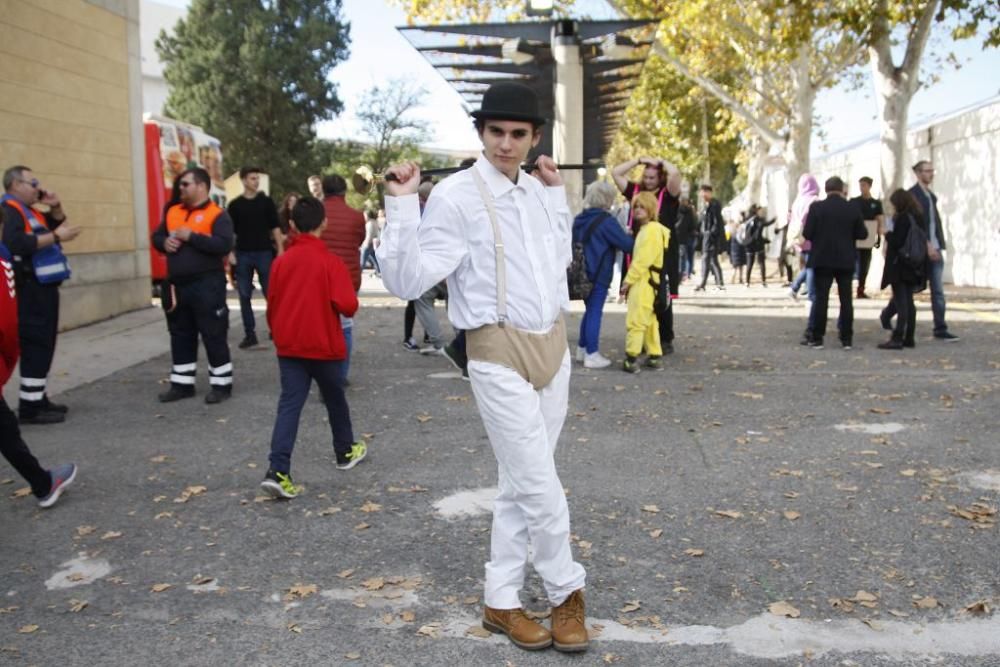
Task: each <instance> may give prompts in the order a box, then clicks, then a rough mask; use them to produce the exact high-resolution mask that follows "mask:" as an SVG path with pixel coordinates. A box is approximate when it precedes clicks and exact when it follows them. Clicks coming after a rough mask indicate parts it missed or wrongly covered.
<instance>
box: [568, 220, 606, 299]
mask: <svg viewBox="0 0 1000 667" xmlns="http://www.w3.org/2000/svg"><path fill="white" fill-rule="evenodd" d="M602 222H604V217H603V216H598V218H597V220H594V221H593V222H592V223H590V226H589V227H587V231H586V232H584V234H583V238H581V239H580V240H579V241H573V260H572V261H571V262H570V263H569V267H568V268H567V269H566V285H567V287H568V288H569V298H570V300H571V301H583V300H586V299H587V297H589V296H590V291H591V290H592V289H593V288H594V283H593V282H592V281H591V280H590V277H589V275H588V274H587V255H586V253H585V252H584V248H586V247H587V244H588V243H589V242H590V237H591V236H593V234H594V230H595V229H597V226H598V225H599V224H601V223H602Z"/></svg>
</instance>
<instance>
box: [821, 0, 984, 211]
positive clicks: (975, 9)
mask: <svg viewBox="0 0 1000 667" xmlns="http://www.w3.org/2000/svg"><path fill="white" fill-rule="evenodd" d="M840 19H841V22H842V24H843V25H844V27H845V28H847V29H848V30H853V31H854V33H855V34H857V35H858V37H859V39H860V40H861V42H862V43H863V44H864V45H865V46H866V47H867V52H868V60H869V64H870V66H871V74H872V80H873V82H874V84H875V93H876V100H877V102H878V112H879V124H880V135H881V146H880V153H879V156H880V162H881V177H882V189H883V192H885V193H890V192H893V191H894V190H896V189H897V188H899V187H900V186H901V185H902V183H903V177H904V175H905V174H906V172H907V167H906V166H905V165H904V164H903V160H904V157H905V153H906V134H907V125H908V124H909V110H910V102H911V101H912V100H913V96H914V95H915V94H916V92H917V91H918V90H919V89H920V87H921V85H922V82H921V79H920V68H921V63H922V61H923V59H924V53H925V51H926V48H927V43H928V39H929V37H930V35H931V31H932V30H933V29H934V26H935V24H937V23H943V22H945V21H949V20H950V21H951V24H952V28H951V30H950V36H951V37H952V38H953V39H965V38H970V37H973V36H974V35H976V34H977V32H978V31H979V30H980V28H981V27H985V28H986V39H985V44H984V46H985V47H987V48H989V47H996V46H998V45H1000V11H998V7H997V3H996V0H864V1H858V2H854V3H851V4H850V5H849V6H848V9H846V10H845V11H843V12H842V13H841V14H840ZM894 47H895V48H897V49H899V48H901V49H902V59H901V60H898V61H897V59H896V58H895V57H894V55H893V48H894Z"/></svg>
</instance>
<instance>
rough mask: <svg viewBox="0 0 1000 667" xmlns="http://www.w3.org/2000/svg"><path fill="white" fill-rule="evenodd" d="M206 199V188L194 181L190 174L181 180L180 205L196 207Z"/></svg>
mask: <svg viewBox="0 0 1000 667" xmlns="http://www.w3.org/2000/svg"><path fill="white" fill-rule="evenodd" d="M206 199H208V186H207V185H205V184H204V183H199V182H198V181H196V180H194V176H192V175H191V174H185V175H184V177H183V178H181V203H183V204H184V205H185V206H197V205H198V204H200V203H202V202H203V201H205V200H206Z"/></svg>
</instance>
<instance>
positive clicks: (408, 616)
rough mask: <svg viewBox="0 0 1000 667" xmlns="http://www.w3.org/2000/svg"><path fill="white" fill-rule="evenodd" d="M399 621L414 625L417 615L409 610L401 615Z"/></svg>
mask: <svg viewBox="0 0 1000 667" xmlns="http://www.w3.org/2000/svg"><path fill="white" fill-rule="evenodd" d="M399 620H401V621H402V622H403V623H413V621H415V620H417V615H416V614H415V613H413V612H412V611H409V610H407V611H403V612H400V613H399Z"/></svg>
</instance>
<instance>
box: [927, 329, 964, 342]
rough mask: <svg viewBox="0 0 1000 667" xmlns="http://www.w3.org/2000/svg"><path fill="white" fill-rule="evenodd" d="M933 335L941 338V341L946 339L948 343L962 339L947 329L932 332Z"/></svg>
mask: <svg viewBox="0 0 1000 667" xmlns="http://www.w3.org/2000/svg"><path fill="white" fill-rule="evenodd" d="M934 337H935V338H937V339H938V340H943V341H946V342H948V343H954V342H955V341H957V340H962V339H961V338H959V337H958V336H956V335H955V334H953V333H951V332H948V331H942V332H941V333H936V334H934Z"/></svg>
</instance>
